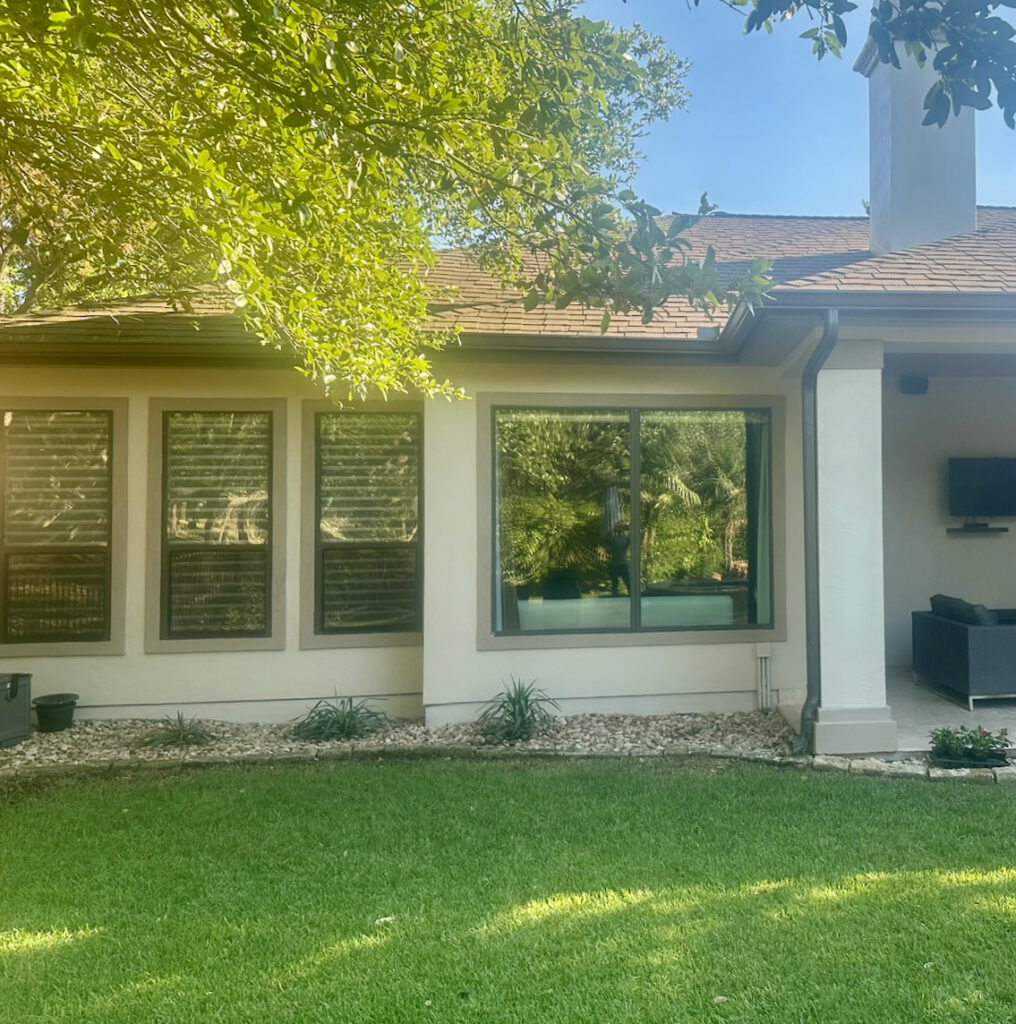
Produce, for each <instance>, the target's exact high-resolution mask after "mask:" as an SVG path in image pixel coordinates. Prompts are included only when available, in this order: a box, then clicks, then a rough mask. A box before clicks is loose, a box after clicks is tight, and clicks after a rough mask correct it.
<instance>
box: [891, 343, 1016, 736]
mask: <svg viewBox="0 0 1016 1024" xmlns="http://www.w3.org/2000/svg"><path fill="white" fill-rule="evenodd" d="M985 333H986V332H985ZM1010 337H1011V336H1010ZM929 341H936V342H938V344H934V345H932V344H929ZM991 342H993V343H991ZM922 347H923V348H924V349H925V350H924V351H923V352H914V351H913V347H912V346H911V345H903V344H897V345H892V344H889V345H887V346H886V353H885V369H884V374H883V404H882V430H883V533H884V603H885V652H886V699H887V703H888V704H889V706H890V707H891V709H892V717H893V719H894V720H895V722H896V724H897V728H898V739H897V746H898V749H899V750H901V751H912V750H927V749H928V748H929V746H930V742H929V733H930V731H931V730H932V729H935V728H939V727H941V726H950V727H957V726H968V727H978V726H982V727H984V728H985V729H988V730H989V731H991V732H998V731H999V730H1000V729H1007V730H1008V731H1009V734H1010V737H1012V739H1013V741H1014V742H1016V699H1012V698H1010V699H978V700H976V701H975V702H974V706H973V710H968V707H967V704H966V700H965V698H964V697H963V696H962V695H959V694H956V693H952V692H950V691H945V690H941V689H939V688H937V687H936V686H934V685H933V684H930V683H928V682H927V681H926V680H922V681H921V682H918V681H915V679H914V675H913V670H912V660H913V659H912V617H911V613H912V612H914V611H929V610H930V598H931V596H932V595H934V594H947V595H950V596H953V597H958V598H962V599H964V600H965V601H968V602H971V603H973V604H980V605H985V606H987V608H989V609H1011V608H1016V519H1010V518H1006V517H991V518H990V519H988V518H987V517H985V516H978V517H977V518H978V519H979V520H987V521H988V522H990V525H991V526H992V527H995V528H1008V529H997V530H992V531H963V532H958V531H957V527H960V526H962V525H963V522H964V520H963V519H962V518H960V517H957V516H953V515H950V507H949V493H948V466H949V460H950V459H954V458H991V457H998V458H1013V457H1016V353H1014V352H1013V351H1012V342H1011V340H1010V338H1009V337H1005V336H1004V335H1002V336H999V335H995V336H994V337H993V338H991V339H990V342H989V338H987V337H985V338H984V341H983V342H982V343H980V344H978V343H977V342H976V341H973V339H971V340H970V341H964V340H959V339H950V340H947V339H946V338H944V337H940V338H926V339H925V344H924V346H922ZM950 531H951V532H950ZM950 671H951V669H948V668H947V669H945V670H944V671H943V672H941V673H940V675H941V676H942V678H943V679H945V678H947V677H948V676H949V673H950ZM999 671H1002V672H1003V674H1004V673H1005V672H1007V671H1008V668H1007V666H1006V665H1005V664H1000V665H999ZM1012 680H1013V686H1012V688H1011V689H1010V690H1008V692H1012V693H1016V663H1014V664H1013V665H1012Z"/></svg>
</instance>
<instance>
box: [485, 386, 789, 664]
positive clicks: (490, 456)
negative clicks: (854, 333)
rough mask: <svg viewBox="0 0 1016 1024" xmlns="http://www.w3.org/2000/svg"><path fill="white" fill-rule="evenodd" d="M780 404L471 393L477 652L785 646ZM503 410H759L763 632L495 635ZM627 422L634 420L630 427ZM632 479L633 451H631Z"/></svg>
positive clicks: (715, 398) (774, 400)
mask: <svg viewBox="0 0 1016 1024" xmlns="http://www.w3.org/2000/svg"><path fill="white" fill-rule="evenodd" d="M785 405H786V403H785V399H784V397H783V396H782V395H755V394H743V395H716V394H708V395H650V394H636V395H631V394H618V393H614V392H600V393H596V392H591V393H590V392H585V393H581V394H578V393H576V394H566V395H561V394H554V393H547V392H524V393H523V392H504V393H499V392H481V393H479V394H477V395H476V407H477V408H476V414H477V421H476V422H477V442H478V443H477V486H478V501H477V506H478V509H477V510H478V523H477V527H478V530H477V536H478V539H479V544H478V550H479V552H480V558H479V564H478V566H477V569H478V572H477V601H476V604H477V632H476V647H477V650H479V651H493V650H535V649H541V648H548V649H561V648H582V647H642V646H659V645H671V646H686V645H691V644H698V645H713V644H755V643H772V642H781V641H784V640H786V614H785V608H786V546H785V525H784V524H785V504H784V489H785V485H784V460H785V456H784V445H785ZM503 409H536V410H540V409H545V410H547V411H548V412H563V411H567V410H569V409H576V410H581V409H596V410H616V411H634V410H638V411H640V412H644V411H647V410H653V411H656V410H659V411H670V410H675V411H691V410H696V409H702V410H703V411H713V410H733V411H737V410H741V409H743V410H765V411H768V412H769V415H770V429H771V441H770V459H771V470H772V510H771V520H772V533H771V537H770V544H771V558H772V584H771V586H772V621H771V623H770V624H768V625H765V626H759V625H754V624H753V625H747V626H714V627H708V628H705V627H689V628H684V629H681V628H668V627H648V628H643V629H640V630H633V629H631V628H630V627H628V628H627V629H620V630H569V631H566V632H564V631H563V632H549V631H547V632H531V633H499V632H495V630H494V607H495V594H494V588H495V587H496V586H497V585H498V573H497V569H496V568H495V566H494V553H495V543H494V541H495V538H496V535H497V521H496V516H497V507H496V502H495V495H494V491H495V485H496V470H495V467H496V465H497V451H496V446H497V434H496V419H495V417H496V413H497V412H498V411H499V410H503ZM631 422H634V419H633V420H632V421H631ZM632 466H633V469H632V471H633V473H635V474H636V475H637V472H638V462H637V456H636V453H635V452H633V453H632Z"/></svg>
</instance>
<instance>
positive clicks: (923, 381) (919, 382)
mask: <svg viewBox="0 0 1016 1024" xmlns="http://www.w3.org/2000/svg"><path fill="white" fill-rule="evenodd" d="M927 393H928V378H927V377H925V376H924V374H923V373H901V374H900V394H901V395H926V394H927Z"/></svg>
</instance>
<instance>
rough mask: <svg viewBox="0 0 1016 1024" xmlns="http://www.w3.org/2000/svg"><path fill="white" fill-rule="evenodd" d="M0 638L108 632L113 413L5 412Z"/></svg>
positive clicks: (63, 638) (103, 635)
mask: <svg viewBox="0 0 1016 1024" xmlns="http://www.w3.org/2000/svg"><path fill="white" fill-rule="evenodd" d="M2 437H3V444H2V451H0V474H2V477H3V485H2V502H3V511H2V516H0V519H2V525H3V530H2V535H3V544H2V547H3V552H2V572H3V585H2V587H0V602H2V606H3V607H2V614H0V623H2V629H3V641H4V642H5V643H47V642H50V643H52V642H71V641H103V640H109V638H110V547H111V517H112V507H111V502H112V443H113V414H112V412H111V411H105V410H87V411H85V410H40V409H15V410H7V411H5V412H3V434H2Z"/></svg>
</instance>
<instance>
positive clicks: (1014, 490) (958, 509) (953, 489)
mask: <svg viewBox="0 0 1016 1024" xmlns="http://www.w3.org/2000/svg"><path fill="white" fill-rule="evenodd" d="M949 515H951V516H1016V459H950V460H949Z"/></svg>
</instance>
